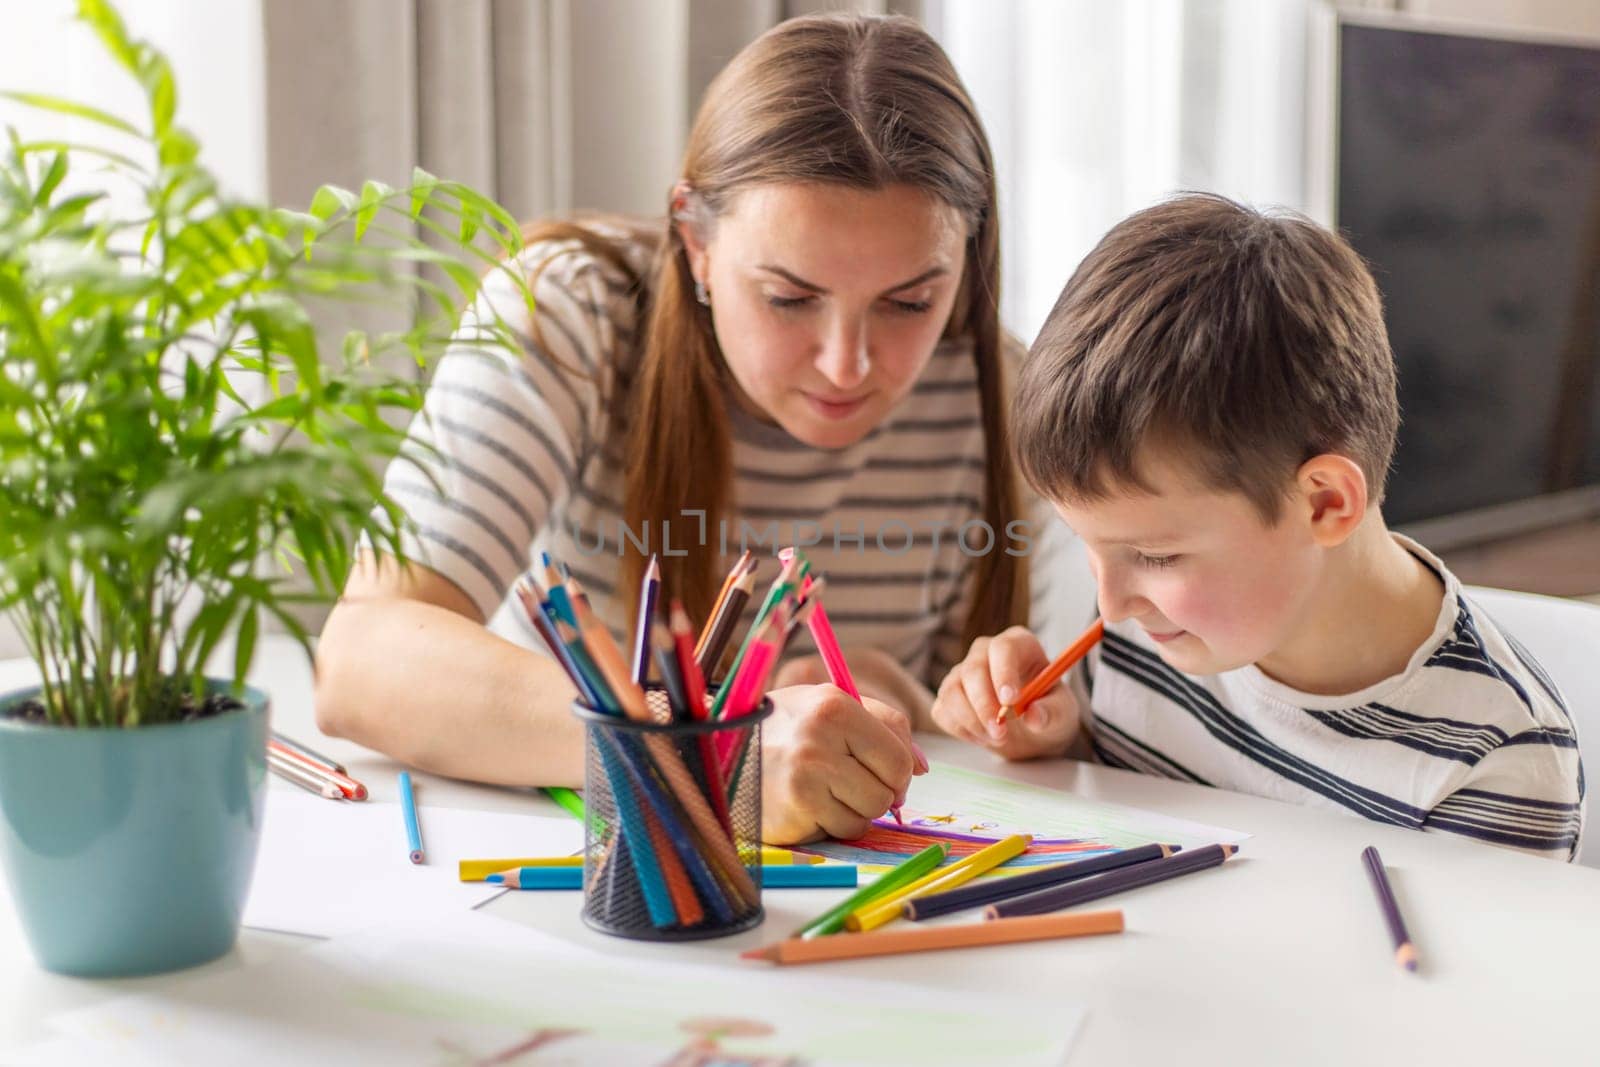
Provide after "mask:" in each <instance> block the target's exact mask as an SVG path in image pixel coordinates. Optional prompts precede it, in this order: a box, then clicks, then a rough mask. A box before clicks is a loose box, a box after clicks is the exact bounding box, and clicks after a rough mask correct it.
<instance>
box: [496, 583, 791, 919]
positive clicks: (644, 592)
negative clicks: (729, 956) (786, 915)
mask: <svg viewBox="0 0 1600 1067" xmlns="http://www.w3.org/2000/svg"><path fill="white" fill-rule="evenodd" d="M806 569H807V567H806V564H805V563H804V561H803V560H797V561H790V562H788V563H786V564H785V565H784V567H783V570H782V573H780V575H779V577H778V580H777V581H776V582H775V583H774V584H773V587H772V590H771V591H770V592H769V593H768V595H767V597H766V599H765V601H763V603H762V605H761V609H760V611H759V612H758V614H757V618H756V621H755V623H754V624H753V625H752V626H751V627H750V630H749V632H748V633H747V634H746V635H745V636H744V639H743V641H742V643H741V644H740V645H739V648H738V652H737V654H736V655H735V656H734V658H733V659H732V661H731V666H730V667H729V669H728V672H727V674H726V676H725V678H724V681H723V684H721V685H720V686H708V685H707V683H706V675H707V673H708V672H707V671H706V670H705V669H704V668H703V665H706V666H710V665H715V664H717V663H718V662H719V660H720V659H721V657H722V655H723V653H724V652H725V651H726V648H727V646H728V642H729V640H730V638H731V637H732V635H733V632H734V629H735V626H736V623H737V620H738V615H739V613H740V612H741V611H742V610H743V608H744V606H745V604H746V603H747V602H748V599H749V594H750V591H751V590H752V588H753V581H754V578H753V576H754V571H755V564H754V561H752V560H751V559H750V558H749V554H748V553H746V554H745V556H743V557H741V558H740V560H739V562H738V563H736V564H735V565H734V568H733V571H732V572H731V573H730V574H729V580H728V582H726V583H724V586H723V590H722V595H720V596H719V597H718V599H717V605H716V607H715V608H714V609H713V611H712V615H711V617H710V618H708V619H706V620H704V625H703V627H702V629H701V631H700V636H699V638H698V639H697V638H696V635H695V631H694V630H693V629H692V626H691V623H690V620H689V617H688V614H687V613H686V612H685V611H684V609H683V606H682V604H681V603H679V602H678V601H676V600H670V601H669V600H666V599H665V598H663V597H662V596H661V589H660V571H659V568H658V567H657V565H656V561H655V560H654V559H652V560H651V561H650V566H649V568H648V569H647V571H646V573H645V577H644V582H643V587H642V589H641V590H640V596H639V611H638V624H637V627H636V630H635V633H634V634H633V640H632V641H631V642H630V643H629V644H628V649H629V651H628V652H624V651H623V645H622V643H620V642H619V641H618V640H617V639H616V637H614V636H613V635H612V633H611V632H610V631H609V630H608V629H607V628H606V626H605V625H604V624H603V623H602V622H600V621H599V619H597V618H596V616H595V614H594V611H593V609H592V608H591V606H590V604H589V600H588V597H587V596H585V594H584V592H583V588H582V585H581V584H580V583H579V582H578V581H577V580H576V579H575V578H573V577H572V576H571V575H570V573H568V572H566V571H564V570H563V569H561V568H560V567H558V566H557V565H556V564H555V563H553V562H552V561H551V560H550V559H549V557H548V556H546V557H544V559H543V560H542V561H541V566H540V567H539V568H537V569H536V570H535V572H534V575H533V577H532V578H531V579H530V578H527V577H524V578H523V579H522V580H520V581H519V582H518V583H517V587H516V593H517V598H518V600H519V602H520V603H521V605H522V608H523V611H524V613H525V614H526V616H527V618H528V621H529V622H530V623H531V624H532V626H533V628H534V629H535V630H536V631H537V632H538V634H539V636H540V637H541V638H542V639H543V641H544V643H545V645H546V647H547V648H548V649H549V651H550V654H551V655H552V656H553V657H554V658H555V660H556V662H557V663H559V664H560V665H561V667H562V668H563V669H564V670H565V671H566V673H567V676H568V677H569V678H570V679H571V680H572V684H573V685H574V686H575V687H576V688H577V690H578V699H577V700H576V701H574V703H573V712H574V714H575V715H577V717H578V718H579V719H580V720H582V721H583V723H584V726H585V730H586V734H587V741H586V746H587V758H586V763H585V775H584V795H585V805H586V809H587V818H586V819H585V820H584V826H585V831H584V838H585V841H584V845H585V853H584V864H583V872H584V874H583V879H584V886H583V889H584V903H583V919H584V921H585V922H586V923H588V924H589V925H590V926H592V927H594V928H596V929H598V930H601V931H604V932H606V933H611V934H617V935H620V936H623V937H632V938H640V939H646V940H689V939H695V938H705V937H716V936H720V935H723V934H731V933H737V932H739V931H741V930H745V929H748V928H750V927H751V926H754V925H756V924H757V923H759V922H760V921H761V919H762V908H761V875H760V870H761V868H760V860H759V856H760V849H761V744H760V729H761V721H762V720H763V719H765V718H766V717H767V716H768V715H769V714H771V711H772V705H771V702H770V701H768V700H767V699H766V691H767V681H768V679H769V678H770V677H771V675H772V672H773V670H774V669H775V667H776V665H777V661H778V658H779V656H780V655H781V654H782V652H783V648H784V644H785V643H786V642H787V640H788V638H789V636H790V634H792V633H793V632H794V629H795V627H796V626H797V625H798V624H799V623H802V622H804V621H805V618H806V615H807V613H808V610H809V608H808V605H811V604H815V603H816V600H815V597H816V596H817V594H818V592H819V591H820V588H821V585H822V583H821V581H820V580H818V581H814V582H813V583H812V584H811V586H810V589H809V590H808V591H804V592H803V591H802V585H801V579H802V578H803V577H804V576H805V575H804V572H805V570H806ZM663 609H664V610H663Z"/></svg>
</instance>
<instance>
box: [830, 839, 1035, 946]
mask: <svg viewBox="0 0 1600 1067" xmlns="http://www.w3.org/2000/svg"><path fill="white" fill-rule="evenodd" d="M1032 841H1033V837H1032V835H1031V834H1012V835H1011V836H1009V837H1005V838H1001V839H1000V840H999V841H996V842H995V843H994V844H992V845H990V846H989V847H988V848H983V849H979V850H978V851H977V852H974V853H973V854H972V855H970V856H967V857H965V858H963V859H961V860H958V861H957V862H955V863H952V864H951V865H950V866H948V867H937V868H935V869H934V870H932V871H929V872H928V873H927V874H925V875H923V876H922V877H921V878H918V879H917V880H916V881H915V882H912V883H910V884H909V885H904V886H901V887H900V888H899V889H897V890H895V891H894V892H893V893H889V894H887V895H885V896H882V897H879V898H878V899H877V900H874V901H872V902H871V903H869V904H867V905H865V906H864V907H861V908H857V909H856V910H855V911H853V912H851V913H850V916H849V918H847V919H845V921H844V925H845V929H847V930H852V931H855V932H857V933H862V932H865V931H868V930H876V929H877V928H878V927H880V926H887V925H888V924H889V923H892V922H894V921H895V920H896V919H898V918H900V916H902V915H903V914H905V903H906V901H908V900H910V899H911V898H912V897H915V896H918V895H919V894H923V893H936V892H941V891H943V890H946V889H954V888H956V887H957V886H960V885H965V884H966V883H967V882H970V881H972V879H974V878H976V877H978V875H980V874H982V873H984V872H985V871H990V870H993V869H994V868H996V867H998V866H1000V865H1001V864H1002V863H1004V862H1006V861H1007V860H1009V859H1013V858H1015V857H1017V856H1020V855H1021V854H1022V853H1023V851H1024V850H1025V849H1027V847H1028V845H1029V843H1030V842H1032Z"/></svg>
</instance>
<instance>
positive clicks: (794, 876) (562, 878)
mask: <svg viewBox="0 0 1600 1067" xmlns="http://www.w3.org/2000/svg"><path fill="white" fill-rule="evenodd" d="M750 873H751V874H752V875H754V874H760V875H761V881H762V883H763V884H764V885H765V886H766V888H768V889H840V888H850V887H852V886H854V885H855V884H856V880H857V874H856V868H855V866H854V865H853V864H828V865H826V866H822V867H794V866H777V867H759V868H751V869H750ZM468 880H469V879H463V881H468ZM470 880H471V881H483V882H487V883H489V884H491V885H505V886H509V887H510V888H512V889H582V888H583V867H582V865H578V866H562V867H512V868H508V869H506V870H501V871H492V872H490V873H489V874H486V875H484V876H483V877H482V878H481V879H470ZM684 925H686V926H687V925H694V924H693V923H685V924H684Z"/></svg>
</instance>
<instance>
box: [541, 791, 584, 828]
mask: <svg viewBox="0 0 1600 1067" xmlns="http://www.w3.org/2000/svg"><path fill="white" fill-rule="evenodd" d="M543 792H544V795H545V796H547V797H549V798H550V799H551V800H553V801H555V802H556V803H557V804H560V805H561V806H562V807H563V808H565V809H566V811H567V813H568V814H569V815H572V816H573V817H574V818H576V819H577V820H578V821H580V822H582V821H583V817H584V814H583V798H582V797H581V796H579V795H578V794H577V792H576V791H574V790H571V789H568V788H567V787H566V786H564V785H547V786H544V787H543Z"/></svg>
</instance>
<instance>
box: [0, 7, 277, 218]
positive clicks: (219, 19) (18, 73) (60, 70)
mask: <svg viewBox="0 0 1600 1067" xmlns="http://www.w3.org/2000/svg"><path fill="white" fill-rule="evenodd" d="M75 7H76V5H75V4H74V3H73V2H72V0H29V2H28V3H27V4H8V5H7V6H6V12H5V32H4V33H0V88H6V89H27V90H31V91H35V92H43V93H50V94H53V95H57V96H67V97H72V98H75V99H79V100H82V101H83V102H85V103H90V104H93V105H94V106H96V107H99V108H102V109H104V110H106V111H110V112H111V113H112V114H115V115H119V116H121V117H123V118H127V119H129V120H132V121H134V122H136V123H138V122H139V119H140V116H141V106H142V103H143V101H142V97H141V95H140V92H139V89H138V87H137V86H136V85H135V84H134V83H133V82H132V80H131V78H129V76H127V75H125V74H124V73H122V72H121V71H120V70H119V69H118V68H117V67H116V65H115V64H114V63H113V62H112V61H111V60H110V59H108V58H107V57H106V56H105V55H104V54H103V52H102V51H101V49H100V46H99V40H98V39H97V38H96V37H94V35H93V33H92V32H91V31H90V30H89V29H88V28H87V27H85V26H83V25H81V24H79V23H78V22H77V21H76V20H74V19H73V17H72V12H73V10H74V9H75ZM118 7H119V10H120V11H121V12H122V16H123V19H124V20H125V21H126V23H127V24H128V27H129V30H130V32H131V33H133V34H134V35H135V36H137V37H142V38H145V39H147V40H149V41H150V42H151V43H153V44H154V45H155V46H156V47H157V48H159V49H161V50H162V51H163V52H165V53H166V54H167V57H168V58H169V59H170V60H171V61H172V65H173V69H174V72H175V74H176V76H177V81H178V122H179V124H181V125H183V126H184V127H186V128H187V129H189V130H190V131H191V132H192V133H194V134H195V135H196V136H197V137H198V138H199V140H200V143H201V145H202V146H203V152H204V155H203V158H204V159H205V161H206V162H207V164H208V165H209V166H210V167H211V168H212V169H213V170H215V171H216V172H217V174H218V176H219V177H220V178H221V180H222V182H223V185H224V187H225V188H226V189H227V190H228V191H229V192H230V193H232V194H234V195H237V196H245V197H259V196H261V195H262V193H263V192H264V191H265V189H266V158H265V144H266V137H265V115H264V111H263V105H262V99H263V96H262V61H261V56H262V51H261V0H205V2H203V3H202V2H197V0H121V2H120V3H119V5H118ZM4 125H14V126H16V127H17V129H18V130H19V131H20V132H21V133H22V135H23V136H24V138H27V137H35V136H38V137H61V136H68V137H74V138H78V139H94V140H96V141H97V142H98V143H105V137H106V136H107V135H105V134H102V133H100V132H99V130H98V128H97V127H95V126H93V125H91V124H88V123H83V122H78V121H76V120H70V119H64V118H60V117H57V116H53V115H48V114H42V113H38V112H33V111H31V110H29V109H26V108H22V107H20V106H19V105H16V104H12V103H9V102H4V101H0V126H4Z"/></svg>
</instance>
